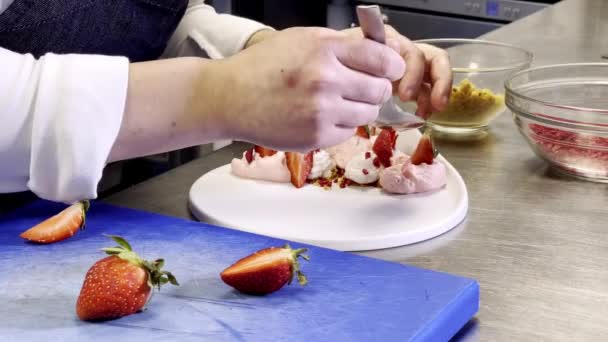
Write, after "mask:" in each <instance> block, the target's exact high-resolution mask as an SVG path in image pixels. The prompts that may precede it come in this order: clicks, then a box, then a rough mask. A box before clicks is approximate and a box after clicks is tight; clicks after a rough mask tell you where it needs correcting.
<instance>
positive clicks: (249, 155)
mask: <svg viewBox="0 0 608 342" xmlns="http://www.w3.org/2000/svg"><path fill="white" fill-rule="evenodd" d="M245 160H247V163H248V164H251V162H252V161H253V149H249V150H247V151H246V152H245Z"/></svg>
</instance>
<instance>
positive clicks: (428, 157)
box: [411, 133, 436, 165]
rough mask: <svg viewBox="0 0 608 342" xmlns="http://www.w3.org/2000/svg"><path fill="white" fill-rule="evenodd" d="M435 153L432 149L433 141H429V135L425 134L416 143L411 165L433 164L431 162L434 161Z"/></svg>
mask: <svg viewBox="0 0 608 342" xmlns="http://www.w3.org/2000/svg"><path fill="white" fill-rule="evenodd" d="M435 155H436V151H435V148H434V147H433V141H432V139H431V136H430V134H428V133H425V134H424V135H423V136H422V137H421V138H420V141H419V142H418V146H416V150H415V151H414V153H413V154H412V158H411V161H412V164H414V165H420V164H422V163H426V164H429V165H430V164H433V160H434V159H435Z"/></svg>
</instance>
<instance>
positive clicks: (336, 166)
mask: <svg viewBox="0 0 608 342" xmlns="http://www.w3.org/2000/svg"><path fill="white" fill-rule="evenodd" d="M397 138H398V134H397V132H396V131H395V130H393V129H390V128H387V129H382V130H379V132H378V134H377V135H375V132H374V131H371V130H370V129H368V128H367V127H359V128H358V129H357V133H356V134H355V135H354V136H352V137H351V138H349V139H348V140H346V141H344V142H343V143H341V144H339V145H336V146H333V147H330V148H327V149H326V150H316V151H312V152H309V153H307V154H301V153H294V152H280V151H279V152H277V151H272V150H268V149H266V148H263V147H259V146H256V147H254V148H253V149H251V150H248V151H246V152H245V153H244V154H243V157H242V158H241V159H234V160H233V161H232V173H233V174H234V175H236V176H238V177H243V178H251V179H260V180H266V181H273V182H285V183H286V182H289V181H291V183H292V184H293V185H294V186H295V187H297V188H301V187H303V186H304V185H305V184H306V183H311V184H314V185H318V186H321V187H323V188H325V189H331V188H333V187H339V188H345V187H346V186H349V185H353V184H354V185H360V186H375V187H380V188H382V189H383V190H384V191H386V192H389V193H395V194H411V193H419V192H427V191H433V190H437V189H440V188H442V187H444V186H445V184H446V183H447V172H446V168H445V165H443V164H442V163H441V162H439V161H437V160H435V157H436V151H435V149H434V147H433V143H432V140H431V137H430V135H429V134H425V135H424V136H423V137H422V138H421V139H420V141H419V142H418V145H417V147H416V149H415V151H414V152H413V153H412V155H411V156H408V155H407V154H405V153H403V152H402V151H400V150H398V149H397V148H396V142H397Z"/></svg>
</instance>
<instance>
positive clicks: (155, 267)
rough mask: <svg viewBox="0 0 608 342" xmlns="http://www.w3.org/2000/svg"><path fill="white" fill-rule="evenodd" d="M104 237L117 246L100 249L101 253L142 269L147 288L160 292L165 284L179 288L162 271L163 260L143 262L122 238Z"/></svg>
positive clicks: (167, 273)
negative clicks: (146, 276) (145, 276)
mask: <svg viewBox="0 0 608 342" xmlns="http://www.w3.org/2000/svg"><path fill="white" fill-rule="evenodd" d="M106 236H107V237H109V238H110V239H112V240H114V242H116V243H117V244H118V246H115V247H108V248H102V251H104V252H106V254H108V255H114V256H117V257H119V258H121V259H123V260H126V261H128V262H130V263H132V264H134V265H136V266H139V267H141V268H143V269H144V270H145V271H146V272H147V273H148V286H150V288H153V287H157V288H158V289H159V290H160V287H161V286H162V285H165V284H167V283H171V284H172V285H175V286H179V283H178V282H177V279H176V278H175V276H174V275H173V274H172V273H171V272H169V271H163V270H162V268H163V266H165V260H164V259H156V260H154V261H153V262H150V261H148V260H144V259H142V258H140V257H139V255H137V254H136V253H135V252H133V249H132V247H131V245H130V244H129V243H128V242H127V240H125V239H124V238H122V237H120V236H116V235H106Z"/></svg>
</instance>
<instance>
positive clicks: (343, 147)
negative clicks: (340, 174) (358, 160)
mask: <svg viewBox="0 0 608 342" xmlns="http://www.w3.org/2000/svg"><path fill="white" fill-rule="evenodd" d="M371 149H372V143H371V141H370V140H369V139H366V138H362V137H360V136H358V135H355V136H352V137H350V138H349V139H348V140H346V141H344V142H343V143H341V144H339V145H336V146H332V147H330V148H328V149H327V152H329V155H330V156H331V158H332V159H333V160H334V161H335V162H336V165H337V166H338V167H340V168H342V169H346V164H348V162H349V161H350V160H351V159H353V157H354V156H355V155H357V154H359V153H362V152H367V151H369V150H371Z"/></svg>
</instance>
